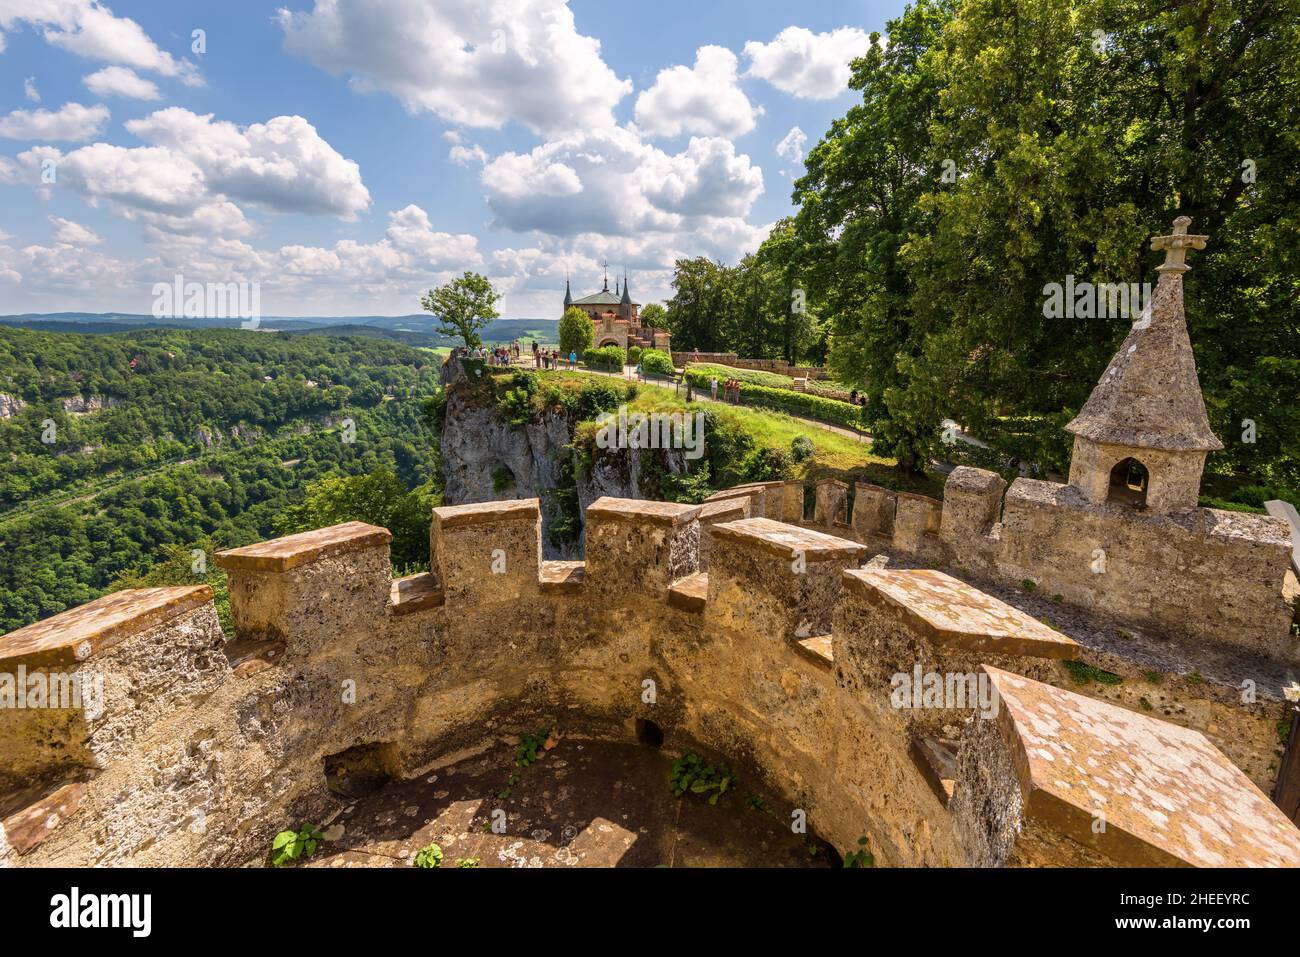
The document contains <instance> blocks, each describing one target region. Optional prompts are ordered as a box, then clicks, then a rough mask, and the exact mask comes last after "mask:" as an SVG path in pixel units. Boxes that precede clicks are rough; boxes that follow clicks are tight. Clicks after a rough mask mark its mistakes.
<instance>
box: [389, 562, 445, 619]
mask: <svg viewBox="0 0 1300 957" xmlns="http://www.w3.org/2000/svg"><path fill="white" fill-rule="evenodd" d="M443 598H444V596H443V592H442V586H441V585H439V584H438V579H437V577H436V576H435V575H433V574H432V573H431V572H420V573H418V574H415V575H407V576H406V577H405V578H398V579H395V580H394V581H393V584H392V587H391V588H389V590H388V613H389V614H390V615H409V614H411V613H413V612H417V611H425V610H426V609H429V608H441V607H442V604H443Z"/></svg>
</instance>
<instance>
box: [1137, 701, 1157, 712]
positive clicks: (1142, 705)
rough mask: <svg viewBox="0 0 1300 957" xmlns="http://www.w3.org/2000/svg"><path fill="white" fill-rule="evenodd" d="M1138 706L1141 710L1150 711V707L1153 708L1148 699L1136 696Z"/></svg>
mask: <svg viewBox="0 0 1300 957" xmlns="http://www.w3.org/2000/svg"><path fill="white" fill-rule="evenodd" d="M1138 706H1139V707H1140V708H1141V709H1142V710H1143V711H1151V710H1152V708H1153V706H1152V704H1151V702H1150V701H1148V700H1147V699H1146V698H1138Z"/></svg>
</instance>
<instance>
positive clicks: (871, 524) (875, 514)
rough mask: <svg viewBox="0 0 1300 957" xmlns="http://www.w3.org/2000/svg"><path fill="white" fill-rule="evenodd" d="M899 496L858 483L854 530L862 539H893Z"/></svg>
mask: <svg viewBox="0 0 1300 957" xmlns="http://www.w3.org/2000/svg"><path fill="white" fill-rule="evenodd" d="M896 499H897V496H896V495H895V493H894V492H891V491H890V490H889V489H887V488H881V487H880V486H879V485H870V484H868V483H866V482H858V483H857V484H856V485H855V486H854V489H853V530H854V532H856V533H857V535H858V536H859V537H860V538H867V537H875V536H879V537H881V538H892V537H893V535H894V511H895V508H896Z"/></svg>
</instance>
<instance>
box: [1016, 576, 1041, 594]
mask: <svg viewBox="0 0 1300 957" xmlns="http://www.w3.org/2000/svg"><path fill="white" fill-rule="evenodd" d="M1020 587H1021V588H1023V589H1024V590H1025V591H1033V590H1034V589H1036V588H1037V587H1038V582H1036V581H1034V580H1033V579H1032V578H1026V579H1025V580H1024V581H1022V582H1021V583H1020Z"/></svg>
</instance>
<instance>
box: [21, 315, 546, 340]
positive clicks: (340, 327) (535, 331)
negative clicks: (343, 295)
mask: <svg viewBox="0 0 1300 957" xmlns="http://www.w3.org/2000/svg"><path fill="white" fill-rule="evenodd" d="M0 325H5V326H17V327H20V328H25V329H39V330H41V331H44V332H80V333H88V334H105V333H114V332H126V331H135V330H140V329H238V328H240V320H238V319H185V318H168V319H155V318H154V317H153V316H148V315H139V314H132V313H117V312H102V313H88V312H49V313H23V314H21V315H12V316H0ZM259 328H260V329H262V330H269V331H273V332H287V333H292V334H310V335H318V336H367V337H370V338H376V339H391V340H393V341H396V342H403V343H406V344H407V345H412V346H431V347H437V346H451V345H455V344H456V343H457V342H458V341H459V340H457V339H456V338H454V337H449V336H443V335H440V334H439V333H438V319H437V317H436V316H432V315H429V314H428V313H415V314H413V315H408V316H264V317H263V318H262V321H261V324H260V326H259ZM558 336H559V320H557V319H497V320H495V321H493V322H491V323H489V324H488V326H487V328H486V329H485V330H484V332H483V338H484V340H485V341H486V342H493V343H496V342H500V343H505V342H512V341H514V340H515V339H520V340H524V341H527V340H531V339H539V340H541V341H542V342H551V343H553V342H555V341H557V339H558Z"/></svg>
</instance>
